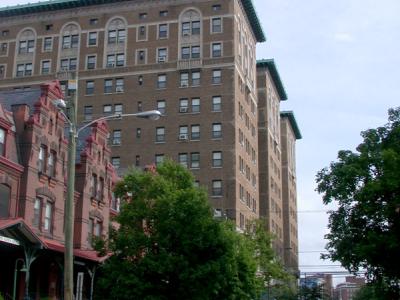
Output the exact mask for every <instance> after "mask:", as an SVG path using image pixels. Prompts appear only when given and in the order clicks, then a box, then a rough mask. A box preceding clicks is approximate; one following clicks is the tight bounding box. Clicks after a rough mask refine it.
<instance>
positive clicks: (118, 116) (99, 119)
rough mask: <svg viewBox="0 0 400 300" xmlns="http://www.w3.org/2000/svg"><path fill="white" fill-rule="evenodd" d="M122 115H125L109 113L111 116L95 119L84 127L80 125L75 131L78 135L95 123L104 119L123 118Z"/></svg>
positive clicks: (76, 135)
mask: <svg viewBox="0 0 400 300" xmlns="http://www.w3.org/2000/svg"><path fill="white" fill-rule="evenodd" d="M121 116H123V115H122V114H113V115H109V116H105V117H101V118H98V119H96V120H93V121H91V122H89V123H87V124H85V125H83V126H82V127H79V129H78V130H77V131H76V133H75V137H78V135H79V133H80V132H81V131H82V130H83V129H85V128H88V127H89V126H91V125H93V124H94V123H97V122H99V121H103V120H108V119H117V118H121Z"/></svg>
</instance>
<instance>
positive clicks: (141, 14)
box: [139, 13, 147, 20]
mask: <svg viewBox="0 0 400 300" xmlns="http://www.w3.org/2000/svg"><path fill="white" fill-rule="evenodd" d="M146 18H147V13H140V14H139V19H141V20H143V19H146Z"/></svg>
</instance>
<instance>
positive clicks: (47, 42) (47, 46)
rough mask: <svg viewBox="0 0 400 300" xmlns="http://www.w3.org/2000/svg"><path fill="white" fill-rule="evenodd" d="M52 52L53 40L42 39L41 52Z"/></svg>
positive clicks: (48, 38) (49, 38)
mask: <svg viewBox="0 0 400 300" xmlns="http://www.w3.org/2000/svg"><path fill="white" fill-rule="evenodd" d="M51 50H53V38H51V37H45V38H44V39H43V51H45V52H47V51H51Z"/></svg>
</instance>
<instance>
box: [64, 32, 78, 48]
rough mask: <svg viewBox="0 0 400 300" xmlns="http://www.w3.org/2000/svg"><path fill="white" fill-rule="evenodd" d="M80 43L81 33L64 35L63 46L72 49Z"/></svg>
mask: <svg viewBox="0 0 400 300" xmlns="http://www.w3.org/2000/svg"><path fill="white" fill-rule="evenodd" d="M78 44H79V35H77V34H74V35H64V36H63V37H62V48H63V49H70V48H78Z"/></svg>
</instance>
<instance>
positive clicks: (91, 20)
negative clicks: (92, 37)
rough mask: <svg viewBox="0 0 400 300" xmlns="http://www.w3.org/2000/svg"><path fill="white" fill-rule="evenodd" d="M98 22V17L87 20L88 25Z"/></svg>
mask: <svg viewBox="0 0 400 300" xmlns="http://www.w3.org/2000/svg"><path fill="white" fill-rule="evenodd" d="M98 22H99V19H96V18H93V19H90V20H89V24H90V25H96V24H97V23H98Z"/></svg>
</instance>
